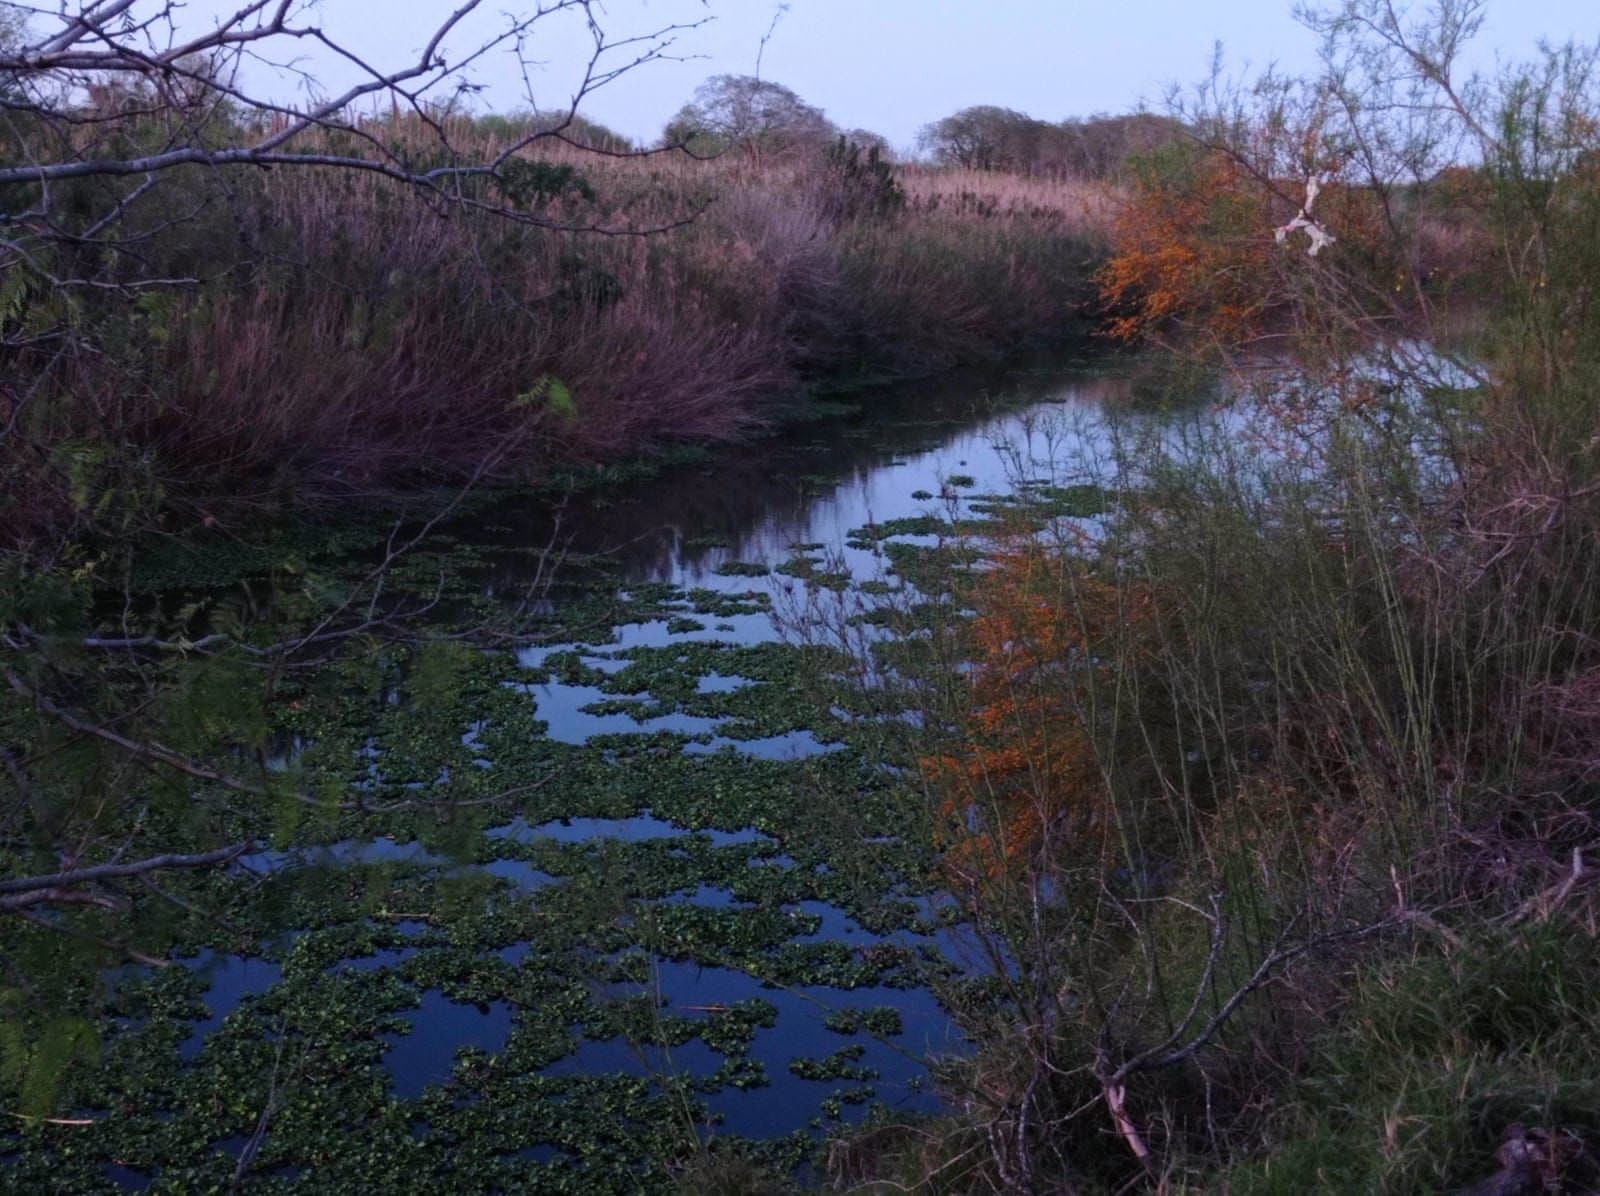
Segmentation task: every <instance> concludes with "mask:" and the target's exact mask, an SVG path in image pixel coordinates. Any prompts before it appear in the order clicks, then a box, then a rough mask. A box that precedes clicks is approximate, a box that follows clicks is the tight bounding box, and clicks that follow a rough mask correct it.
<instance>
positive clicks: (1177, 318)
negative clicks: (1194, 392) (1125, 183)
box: [1096, 145, 1276, 341]
mask: <svg viewBox="0 0 1600 1196" xmlns="http://www.w3.org/2000/svg"><path fill="white" fill-rule="evenodd" d="M1273 216H1274V209H1273V205H1272V202H1271V196H1270V193H1269V192H1268V191H1267V190H1266V189H1264V188H1263V187H1262V186H1261V185H1260V184H1259V183H1258V182H1257V180H1256V179H1254V178H1253V177H1251V175H1250V174H1249V172H1248V171H1247V170H1246V169H1245V168H1244V167H1243V166H1242V165H1241V164H1240V162H1239V161H1238V160H1237V159H1236V158H1234V157H1231V156H1229V155H1227V154H1225V153H1223V152H1221V151H1219V150H1213V149H1208V148H1205V147H1201V146H1197V145H1174V146H1170V147H1166V148H1164V149H1163V150H1161V151H1158V152H1157V153H1155V154H1153V155H1152V156H1151V157H1149V158H1147V159H1146V160H1145V161H1144V162H1142V163H1141V164H1140V168H1139V170H1138V172H1137V175H1136V177H1135V180H1134V183H1133V186H1132V189H1131V191H1130V193H1129V195H1128V197H1127V200H1126V202H1125V203H1124V205H1123V207H1122V209H1121V211H1120V212H1119V214H1118V217H1117V223H1116V237H1115V252H1114V253H1113V254H1112V257H1111V259H1110V260H1109V261H1108V262H1107V263H1106V264H1105V266H1104V267H1103V268H1102V269H1101V270H1100V272H1099V274H1098V276H1097V279H1096V281H1097V282H1098V283H1099V286H1100V293H1101V297H1102V299H1103V300H1104V301H1105V303H1106V304H1107V306H1108V307H1109V308H1110V310H1111V312H1112V317H1111V321H1110V326H1109V330H1110V332H1111V334H1112V335H1113V336H1116V337H1118V338H1120V339H1123V340H1136V339H1139V338H1140V337H1142V336H1144V335H1146V334H1148V333H1151V332H1154V331H1157V330H1159V329H1160V328H1162V327H1163V326H1166V325H1169V324H1174V323H1177V324H1182V325H1187V326H1190V327H1204V328H1205V329H1206V330H1207V331H1208V332H1210V333H1212V334H1214V335H1217V336H1220V337H1222V338H1223V339H1225V340H1228V341H1235V340H1238V339H1241V338H1242V337H1243V336H1245V335H1246V334H1248V333H1249V332H1250V331H1251V330H1253V329H1254V328H1255V327H1256V326H1258V325H1259V324H1260V322H1261V321H1262V320H1263V319H1264V317H1265V316H1266V314H1267V311H1268V308H1269V306H1270V295H1271V290H1272V288H1271V287H1270V285H1269V280H1270V278H1271V271H1272V257H1273V251H1274V250H1275V249H1276V245H1275V244H1274V238H1273V229H1274V227H1275V224H1274V220H1273Z"/></svg>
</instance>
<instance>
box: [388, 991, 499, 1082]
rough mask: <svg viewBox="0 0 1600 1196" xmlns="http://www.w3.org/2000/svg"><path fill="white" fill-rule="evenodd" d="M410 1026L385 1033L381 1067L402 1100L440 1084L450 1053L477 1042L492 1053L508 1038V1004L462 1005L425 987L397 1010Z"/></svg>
mask: <svg viewBox="0 0 1600 1196" xmlns="http://www.w3.org/2000/svg"><path fill="white" fill-rule="evenodd" d="M401 1016H402V1017H403V1018H404V1019H405V1020H406V1021H407V1022H408V1023H409V1024H410V1026H411V1029H410V1032H409V1033H406V1034H394V1033H390V1034H385V1035H384V1036H383V1040H384V1042H386V1043H387V1044H388V1050H387V1051H386V1052H385V1053H384V1059H383V1062H384V1066H385V1067H386V1068H387V1069H388V1071H389V1075H390V1076H391V1077H392V1078H393V1081H394V1094H395V1095H396V1096H398V1097H400V1098H401V1099H402V1100H409V1099H410V1098H412V1097H416V1096H421V1095H422V1090H423V1089H424V1088H426V1087H427V1086H428V1085H429V1084H442V1083H444V1082H445V1081H446V1080H448V1079H449V1078H450V1073H451V1072H452V1071H453V1070H454V1068H455V1059H456V1052H457V1051H458V1050H459V1049H460V1048H462V1047H477V1048H479V1049H481V1050H485V1051H488V1052H489V1053H491V1054H493V1053H494V1052H496V1051H500V1050H503V1049H504V1047H505V1045H506V1039H508V1038H510V1037H511V1006H509V1005H507V1004H506V1003H505V1002H503V1001H496V1002H494V1004H492V1005H487V1006H478V1005H467V1004H463V1003H462V1002H460V1001H452V1000H450V999H449V998H448V997H446V996H445V995H444V994H443V993H441V992H438V991H437V990H434V989H429V990H428V991H427V992H425V993H423V994H422V1003H421V1004H420V1005H419V1006H418V1007H417V1008H416V1009H412V1010H408V1011H406V1012H405V1013H404V1014H402V1015H401Z"/></svg>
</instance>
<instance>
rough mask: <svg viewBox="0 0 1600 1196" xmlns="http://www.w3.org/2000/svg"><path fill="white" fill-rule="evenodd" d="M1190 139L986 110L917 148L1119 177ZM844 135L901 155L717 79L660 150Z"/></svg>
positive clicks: (809, 142)
mask: <svg viewBox="0 0 1600 1196" xmlns="http://www.w3.org/2000/svg"><path fill="white" fill-rule="evenodd" d="M471 120H472V122H473V124H474V125H476V126H477V127H478V128H479V129H480V130H481V131H482V132H483V133H484V134H486V135H489V136H493V137H499V138H507V139H509V138H511V137H513V136H516V135H522V134H525V133H526V132H528V131H530V130H532V129H536V128H540V127H548V126H549V125H550V124H552V123H554V121H553V119H552V118H548V117H541V116H538V115H534V114H521V115H516V114H513V115H511V116H480V117H473V118H471ZM1184 132H1185V130H1184V127H1183V125H1182V124H1181V123H1180V122H1178V121H1176V120H1174V119H1172V118H1171V117H1166V116H1157V115H1155V114H1152V113H1145V112H1134V113H1126V114H1123V115H1116V116H1112V115H1104V114H1099V115H1094V116H1087V117H1073V118H1069V119H1066V120H1061V121H1057V122H1051V121H1047V120H1040V119H1038V118H1037V117H1033V116H1029V115H1028V114H1027V113H1025V112H1018V111H1016V110H1015V109H1013V108H1003V107H999V106H997V105H994V104H979V105H975V106H973V107H969V108H963V109H961V110H960V111H959V112H954V113H951V114H950V115H949V116H946V117H944V118H943V119H941V120H936V121H934V122H933V123H931V124H929V125H925V126H924V127H923V129H922V131H921V133H920V134H919V135H918V138H917V149H918V150H919V151H920V153H921V155H922V156H923V157H924V158H925V159H927V160H928V161H930V162H931V163H932V164H935V165H940V166H957V167H961V168H962V169H965V170H985V171H1005V172H1009V173H1014V174H1027V175H1036V176H1043V177H1049V178H1072V179H1102V180H1115V179H1120V178H1121V177H1122V176H1123V174H1124V172H1125V170H1126V168H1127V166H1128V164H1129V162H1130V160H1131V159H1133V158H1134V157H1135V156H1137V155H1139V154H1143V153H1148V152H1149V151H1150V150H1153V149H1157V148H1159V147H1160V146H1163V145H1167V144H1170V143H1171V142H1173V141H1176V140H1178V139H1179V138H1181V137H1182V136H1183V135H1184ZM565 136H567V137H568V138H569V139H571V140H572V141H574V142H577V143H579V144H581V145H586V146H592V147H594V148H597V149H602V150H607V151H611V152H616V151H624V150H629V149H640V148H645V147H642V146H638V145H635V144H634V143H632V142H630V141H629V140H628V138H626V137H624V136H622V135H621V134H620V133H617V132H614V131H613V130H611V129H608V128H606V127H605V126H604V125H601V124H597V123H595V122H593V121H589V120H585V119H583V118H581V117H580V118H578V119H576V120H574V121H573V122H572V123H571V126H570V127H569V128H568V129H567V130H566V133H565ZM841 138H842V139H843V140H844V141H845V142H847V143H850V144H854V145H859V146H860V147H861V148H862V149H863V150H864V151H870V150H876V151H877V152H878V153H879V154H880V155H881V156H883V157H885V158H888V159H894V158H895V157H897V155H896V154H895V152H894V150H893V148H892V147H891V146H890V144H889V142H888V139H887V138H885V137H884V136H883V135H882V134H879V133H875V132H873V131H871V130H870V129H846V128H841V127H840V126H838V125H836V124H835V123H834V122H833V121H831V120H829V119H828V117H827V115H826V114H825V113H824V112H823V111H822V109H820V108H817V107H816V106H814V105H812V104H809V103H807V102H806V101H805V100H804V99H802V98H801V97H800V96H799V95H797V94H796V93H795V92H794V91H793V90H791V89H790V88H787V87H785V86H783V85H782V84H781V83H774V82H771V81H769V80H766V79H757V78H753V77H751V76H749V75H717V76H714V77H713V78H710V79H708V80H706V81H705V82H704V83H703V84H701V85H700V87H699V88H698V89H697V90H696V91H695V95H694V99H693V100H692V101H690V102H689V103H688V104H685V105H684V106H683V107H682V108H681V109H679V110H678V112H677V114H676V115H675V116H673V118H672V119H671V120H670V121H669V122H668V123H667V125H666V127H665V129H664V130H663V131H662V134H661V136H660V138H658V139H657V141H656V146H657V147H662V146H683V147H685V148H686V149H688V150H690V151H691V152H693V153H696V154H699V155H705V156H709V155H715V154H721V153H726V152H728V151H729V150H733V149H740V150H742V151H744V152H746V153H750V154H754V155H757V156H770V155H772V154H785V153H792V152H806V151H815V150H818V149H821V148H823V147H826V146H827V145H829V144H832V143H834V142H836V141H838V140H839V139H841Z"/></svg>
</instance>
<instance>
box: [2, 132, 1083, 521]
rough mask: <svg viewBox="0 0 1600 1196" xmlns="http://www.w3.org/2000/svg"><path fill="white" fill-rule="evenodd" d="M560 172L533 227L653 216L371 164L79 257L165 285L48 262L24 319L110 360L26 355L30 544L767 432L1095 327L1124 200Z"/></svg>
mask: <svg viewBox="0 0 1600 1196" xmlns="http://www.w3.org/2000/svg"><path fill="white" fill-rule="evenodd" d="M492 148H493V147H492V146H485V147H484V149H485V152H488V151H490V150H492ZM536 181H538V182H539V186H538V187H535V188H534V189H533V191H532V192H531V193H530V194H529V195H528V196H526V197H524V199H525V201H526V203H527V205H528V214H529V215H531V216H535V217H538V218H539V219H541V220H544V221H547V222H555V223H560V224H563V225H567V226H580V227H581V226H585V225H591V224H593V225H599V226H604V227H608V228H613V229H622V230H627V232H626V234H625V235H615V234H613V235H606V234H599V233H588V234H585V233H570V232H567V233H564V232H552V231H550V230H548V229H545V228H540V227H531V226H529V225H526V224H519V223H517V222H516V221H508V220H506V219H504V218H501V217H498V216H496V215H495V214H493V213H487V212H478V211H475V210H473V209H471V208H465V209H456V208H440V207H438V206H437V205H435V204H430V202H428V201H427V200H426V198H424V197H423V196H420V195H418V194H417V193H415V192H414V191H412V190H409V189H406V188H404V187H401V186H399V185H391V184H388V183H385V182H384V181H382V180H375V179H371V178H352V177H346V176H331V175H320V174H316V173H312V174H298V175H296V174H281V173H269V174H262V175H261V176H260V177H252V178H250V179H247V180H243V181H235V184H234V185H233V187H232V189H231V190H230V191H229V193H228V194H227V195H226V196H222V195H219V194H216V193H214V192H213V191H212V187H213V186H214V180H211V179H210V178H209V176H206V175H204V174H201V173H195V174H186V175H182V176H180V177H177V178H175V179H174V180H172V181H169V182H168V183H167V184H166V186H167V189H168V192H169V193H168V194H166V195H165V196H164V197H163V201H162V202H163V203H165V204H167V205H169V206H170V205H177V206H179V207H183V208H185V209H186V210H187V209H188V208H193V209H195V210H196V211H198V212H199V213H201V215H200V216H199V217H197V218H195V219H193V220H189V221H187V222H185V223H183V224H181V225H175V226H171V227H164V226H162V225H160V224H159V222H157V224H156V227H154V228H153V229H152V231H151V233H150V235H149V237H148V238H147V239H145V240H144V241H142V242H141V249H140V258H139V260H138V263H137V266H136V267H135V266H134V265H133V264H131V263H130V262H125V261H122V260H120V259H117V258H115V257H111V258H107V259H106V260H105V261H104V262H101V263H99V264H98V265H97V264H96V263H95V262H94V261H93V260H89V261H88V262H74V263H73V266H74V269H75V270H76V271H77V272H79V273H83V272H91V273H92V272H95V271H98V272H99V273H100V275H101V276H102V278H103V281H105V282H107V283H111V284H115V283H124V284H128V285H133V286H135V288H136V290H137V295H136V301H131V302H130V301H129V299H128V296H127V294H126V293H125V292H123V291H121V290H117V289H115V287H112V288H110V289H105V290H100V289H92V290H89V291H88V292H86V293H85V294H84V295H83V296H82V297H81V298H78V299H74V301H73V303H72V304H71V305H70V307H62V302H63V297H62V296H61V294H59V293H58V292H56V291H53V290H52V289H51V288H49V287H48V286H47V285H46V284H45V283H44V282H43V281H42V280H41V279H31V280H30V277H29V276H28V275H27V272H26V270H23V269H20V268H19V271H18V272H17V273H16V274H15V275H14V277H13V278H12V280H11V282H10V283H9V284H8V286H9V287H10V289H11V291H13V292H15V293H16V295H17V296H18V297H19V298H20V300H21V308H20V315H18V316H17V319H18V320H19V321H20V322H21V323H22V324H24V325H26V326H28V327H34V326H38V327H39V328H45V327H47V326H50V325H55V326H57V328H58V329H59V327H60V326H61V324H62V322H63V321H65V322H66V323H67V325H69V326H70V329H71V336H72V342H71V343H72V344H74V345H79V346H82V351H73V352H70V353H62V352H56V351H54V350H52V349H51V348H50V347H49V345H50V344H55V343H56V342H55V340H53V339H52V340H49V342H48V343H46V342H44V341H41V342H40V344H39V345H38V346H37V347H35V348H32V349H26V350H24V351H23V352H22V353H21V354H20V356H19V364H20V366H21V368H22V374H21V377H22V379H23V382H24V383H25V385H24V387H23V389H24V391H25V392H26V393H27V395H28V398H27V401H26V403H25V404H19V405H18V409H17V411H16V413H15V414H16V416H17V418H16V420H15V422H14V424H13V426H12V428H11V431H10V433H9V434H8V435H7V436H6V437H5V438H4V439H3V440H0V476H3V478H4V480H5V483H6V486H5V489H6V493H7V494H8V495H9V499H10V501H9V503H8V505H7V506H6V508H5V510H4V511H3V513H0V532H3V534H4V536H5V537H6V539H7V540H8V541H10V542H11V543H13V544H28V543H31V544H33V545H35V546H45V547H48V546H49V545H51V544H53V543H59V542H61V540H62V539H63V538H65V539H69V540H70V539H72V538H74V537H78V536H82V535H85V534H102V535H111V536H114V537H118V538H121V537H123V536H125V535H126V534H127V533H128V532H129V531H131V530H132V529H136V528H151V527H159V528H160V529H161V530H162V532H163V533H164V534H178V535H182V534H184V532H185V531H187V530H188V529H191V528H195V527H198V526H210V525H213V524H216V523H222V524H225V525H228V526H239V525H242V524H245V523H248V522H249V521H250V520H252V519H255V518H259V517H261V516H262V515H264V514H270V513H272V512H275V511H280V510H283V509H284V508H285V507H298V508H301V509H306V508H313V509H314V508H316V507H328V506H330V505H346V504H349V503H352V502H354V503H368V504H370V503H375V502H376V503H382V502H386V501H392V500H393V499H394V498H395V497H397V496H401V495H404V494H405V493H406V492H408V491H410V490H413V489H415V488H418V487H426V486H437V485H452V484H459V483H462V482H465V481H468V480H474V481H477V482H480V483H482V482H494V481H514V482H518V483H528V482H538V481H539V480H540V479H541V478H543V477H546V476H547V475H549V474H550V473H551V472H553V471H558V470H561V469H563V468H570V467H573V466H583V465H587V464H592V463H596V462H606V461H614V460H617V459H619V458H623V457H627V456H629V455H634V454H638V453H641V452H643V451H647V450H651V449H654V448H659V447H662V446H670V445H674V444H685V443H708V442H716V441H725V440H729V439H737V438H740V437H744V436H748V435H750V434H751V433H752V432H755V431H758V430H760V429H762V428H765V427H769V426H771V425H773V424H774V423H776V422H781V421H782V420H783V418H784V416H785V413H786V412H787V411H789V410H792V409H793V408H794V407H795V405H796V404H797V403H798V402H800V401H801V400H802V399H803V397H804V396H805V395H807V394H815V393H818V392H838V391H840V390H847V391H862V389H863V388H864V387H869V386H871V385H873V384H878V383H882V382H884V381H888V380H893V379H904V378H908V377H916V376H923V375H928V374H933V373H937V372H940V371H943V370H946V369H949V368H951V367H954V366H957V365H961V364H971V363H976V362H982V361H989V360H993V359H995V358H997V357H1000V356H1003V355H1005V354H1008V353H1015V352H1017V351H1019V350H1022V349H1025V348H1028V347H1030V346H1037V345H1040V344H1049V343H1056V344H1059V343H1061V342H1062V341H1064V340H1068V339H1070V338H1072V337H1074V336H1082V335H1084V334H1085V333H1086V332H1087V331H1088V329H1089V321H1088V320H1087V318H1086V317H1085V314H1084V313H1085V311H1086V309H1087V307H1088V305H1089V303H1090V302H1091V299H1092V295H1093V286H1092V284H1091V281H1090V279H1091V277H1092V275H1093V273H1094V270H1095V269H1096V267H1097V265H1098V264H1099V262H1100V261H1101V260H1102V258H1103V256H1104V253H1105V250H1106V245H1107V241H1106V236H1107V230H1108V228H1109V220H1108V213H1109V210H1110V207H1109V205H1110V200H1109V198H1108V195H1107V194H1106V192H1105V191H1104V190H1103V189H1101V188H1096V187H1092V186H1088V185H1083V184H1072V183H1054V184H1045V183H1027V182H1024V181H1022V180H1015V181H1013V180H1008V179H1007V178H1006V177H1005V176H990V175H982V174H977V173H966V172H942V173H941V172H922V173H920V174H918V176H917V177H916V178H915V179H914V180H912V179H908V180H907V182H908V183H909V184H910V185H909V186H906V185H902V182H901V180H900V178H899V177H898V176H896V175H895V174H894V173H893V172H892V171H888V170H887V169H885V170H883V171H882V172H877V173H869V172H863V171H862V170H861V169H859V168H856V169H854V170H851V169H850V168H849V165H848V163H846V162H844V161H842V160H841V159H838V158H835V157H833V156H831V155H826V154H821V153H820V152H819V153H817V154H815V155H811V156H807V157H803V158H800V159H792V158H791V159H784V160H780V161H778V162H775V163H769V164H764V165H761V166H759V167H757V166H753V165H751V164H750V163H749V162H746V161H743V160H739V161H732V160H729V161H716V162H695V161H692V160H689V159H684V158H681V157H680V158H674V157H652V158H646V159H604V158H602V159H598V160H597V159H595V158H594V157H593V156H592V155H585V154H582V153H580V152H578V151H575V150H571V149H562V148H560V147H558V148H557V149H556V150H555V151H554V152H553V154H552V156H551V158H550V161H548V162H544V163H543V164H542V165H541V166H540V173H539V178H538V180H536ZM530 185H531V184H530ZM174 188H176V189H177V191H176V193H173V189H174ZM650 230H656V231H650ZM634 233H638V234H639V235H633V234H634ZM63 252H66V251H63ZM75 252H77V253H79V254H81V255H88V256H89V257H90V258H91V259H92V251H91V250H89V249H87V248H85V249H82V250H78V251H75ZM140 277H162V278H176V279H188V281H186V282H179V283H176V284H173V285H169V286H162V287H159V288H153V289H147V288H145V287H143V286H142V285H141V284H140V283H139V282H138V279H139V278H140Z"/></svg>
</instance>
